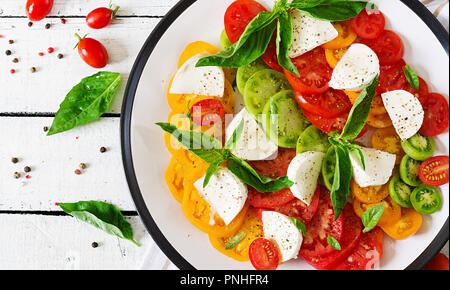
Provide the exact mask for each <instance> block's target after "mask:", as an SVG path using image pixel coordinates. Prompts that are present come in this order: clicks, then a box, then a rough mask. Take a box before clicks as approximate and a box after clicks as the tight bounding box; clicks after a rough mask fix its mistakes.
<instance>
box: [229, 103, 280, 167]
mask: <svg viewBox="0 0 450 290" xmlns="http://www.w3.org/2000/svg"><path fill="white" fill-rule="evenodd" d="M242 120H244V128H243V130H242V134H241V136H240V137H239V139H238V140H237V142H236V146H235V147H234V149H233V151H232V153H233V154H234V155H235V156H236V157H239V158H241V159H244V160H264V159H267V158H269V157H271V156H273V155H274V154H275V153H276V152H277V151H278V146H277V145H276V144H275V143H274V142H272V141H271V140H270V139H269V138H267V135H266V134H265V132H264V130H263V129H262V128H261V126H260V125H259V124H258V122H257V121H256V119H255V117H253V115H252V114H250V113H249V112H248V111H247V109H245V108H244V109H242V110H241V111H240V112H239V113H238V114H237V115H236V116H235V117H234V119H233V121H231V123H230V124H229V125H228V127H227V129H226V132H225V133H226V140H229V139H230V138H232V137H233V132H234V131H235V130H236V129H237V127H238V126H239V124H240V123H241V121H242Z"/></svg>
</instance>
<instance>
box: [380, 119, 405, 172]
mask: <svg viewBox="0 0 450 290" xmlns="http://www.w3.org/2000/svg"><path fill="white" fill-rule="evenodd" d="M372 147H373V148H375V149H378V150H381V151H385V152H389V153H391V154H395V155H396V156H397V158H396V161H395V164H397V165H398V164H400V163H401V161H402V158H403V156H405V151H403V148H402V139H400V137H399V136H398V134H397V132H396V131H395V128H394V127H388V128H382V129H378V130H376V131H375V133H374V134H373V136H372Z"/></svg>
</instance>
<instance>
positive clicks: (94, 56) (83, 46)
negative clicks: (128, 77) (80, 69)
mask: <svg viewBox="0 0 450 290" xmlns="http://www.w3.org/2000/svg"><path fill="white" fill-rule="evenodd" d="M76 36H77V37H78V39H79V40H80V41H79V42H78V44H77V46H78V53H79V54H80V56H81V59H83V60H84V62H85V63H87V64H88V65H90V66H92V67H93V68H103V67H105V66H106V65H107V64H108V59H109V57H108V52H107V51H106V48H105V47H104V46H103V44H101V43H100V42H99V41H97V40H95V39H93V38H85V37H84V38H81V37H80V36H79V35H78V34H76Z"/></svg>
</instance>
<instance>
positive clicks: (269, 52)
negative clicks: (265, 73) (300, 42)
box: [261, 38, 283, 72]
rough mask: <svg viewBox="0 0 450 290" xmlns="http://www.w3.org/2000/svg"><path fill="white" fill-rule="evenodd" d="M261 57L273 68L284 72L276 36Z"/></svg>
mask: <svg viewBox="0 0 450 290" xmlns="http://www.w3.org/2000/svg"><path fill="white" fill-rule="evenodd" d="M261 59H262V60H263V61H264V62H265V63H266V64H267V65H268V66H269V67H270V68H272V69H274V70H277V71H280V72H283V67H282V66H281V65H280V64H279V63H278V56H277V45H276V43H275V38H272V40H271V41H270V43H269V46H268V47H267V49H266V52H265V53H264V54H263V55H261Z"/></svg>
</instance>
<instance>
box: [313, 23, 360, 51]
mask: <svg viewBox="0 0 450 290" xmlns="http://www.w3.org/2000/svg"><path fill="white" fill-rule="evenodd" d="M333 26H334V28H335V29H336V30H337V32H338V33H339V35H338V37H336V38H335V39H333V40H332V41H330V42H327V43H325V44H323V45H322V47H323V48H325V49H340V48H345V47H349V46H350V45H351V44H352V43H353V42H355V40H356V37H357V35H356V33H355V32H354V31H353V30H352V28H351V27H350V22H349V21H342V22H337V23H334V24H333Z"/></svg>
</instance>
